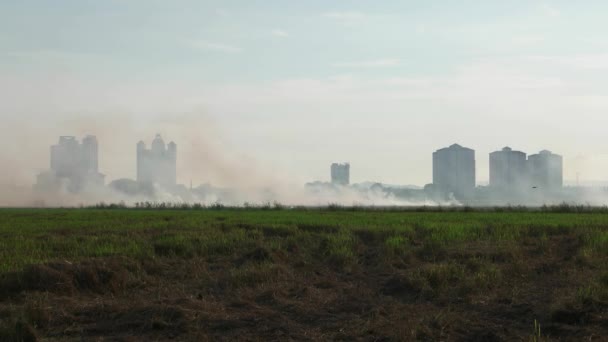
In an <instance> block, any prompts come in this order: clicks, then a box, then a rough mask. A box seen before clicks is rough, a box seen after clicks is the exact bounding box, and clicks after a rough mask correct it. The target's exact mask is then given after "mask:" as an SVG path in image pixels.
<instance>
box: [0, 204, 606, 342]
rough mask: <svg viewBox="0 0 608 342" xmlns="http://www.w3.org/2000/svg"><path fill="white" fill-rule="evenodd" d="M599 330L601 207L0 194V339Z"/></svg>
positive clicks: (593, 333)
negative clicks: (91, 202) (69, 200)
mask: <svg viewBox="0 0 608 342" xmlns="http://www.w3.org/2000/svg"><path fill="white" fill-rule="evenodd" d="M566 209H567V208H566ZM607 336H608V213H606V210H597V211H596V210H588V211H586V210H581V211H576V210H575V212H571V211H570V210H564V211H563V212H560V210H553V211H552V210H535V211H528V210H516V209H513V210H504V211H496V210H447V211H446V210H428V211H427V210H419V211H415V210H362V209H359V210H355V209H353V210H348V209H340V208H325V209H284V208H280V207H277V208H267V209H264V208H253V209H252V208H249V209H229V208H221V207H218V208H206V209H201V210H193V209H189V210H175V209H172V210H146V209H112V210H111V209H3V210H0V340H2V341H38V340H44V341H72V340H73V341H81V340H93V341H95V340H99V341H105V340H111V341H114V340H117V341H138V340H142V339H146V340H152V341H157V340H158V341H164V340H181V341H205V340H209V341H221V340H247V341H257V340H280V341H286V340H308V341H320V340H344V341H352V340H362V341H409V340H423V341H438V340H442V341H503V340H506V341H511V340H520V341H545V340H564V341H566V340H572V341H582V340H586V341H588V340H597V341H600V340H605V339H606V338H607Z"/></svg>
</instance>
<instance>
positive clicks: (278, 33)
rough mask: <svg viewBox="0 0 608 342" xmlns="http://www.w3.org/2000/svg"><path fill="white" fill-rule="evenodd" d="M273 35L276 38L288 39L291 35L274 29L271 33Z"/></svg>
mask: <svg viewBox="0 0 608 342" xmlns="http://www.w3.org/2000/svg"><path fill="white" fill-rule="evenodd" d="M271 34H272V35H273V36H275V37H280V38H287V37H289V33H288V32H287V31H285V30H282V29H274V30H272V31H271Z"/></svg>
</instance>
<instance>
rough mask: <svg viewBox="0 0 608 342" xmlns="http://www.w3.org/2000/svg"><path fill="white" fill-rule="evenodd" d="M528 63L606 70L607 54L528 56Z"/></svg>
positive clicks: (607, 65) (607, 66)
mask: <svg viewBox="0 0 608 342" xmlns="http://www.w3.org/2000/svg"><path fill="white" fill-rule="evenodd" d="M528 59H529V60H530V61H534V62H542V63H551V64H556V65H561V66H567V67H571V68H576V69H597V70H600V69H608V54H606V53H595V54H577V55H572V56H543V55H540V56H530V57H528Z"/></svg>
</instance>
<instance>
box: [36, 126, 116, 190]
mask: <svg viewBox="0 0 608 342" xmlns="http://www.w3.org/2000/svg"><path fill="white" fill-rule="evenodd" d="M50 154H51V158H50V159H51V160H50V164H51V165H50V170H49V171H47V172H43V173H42V174H40V175H39V176H38V182H37V185H38V186H39V187H42V188H45V189H52V188H57V187H60V186H65V187H66V188H67V190H68V191H70V192H79V191H81V190H82V189H83V188H84V186H85V185H87V184H92V185H104V181H105V176H104V175H103V174H101V173H99V162H98V145H97V138H95V136H92V135H87V136H86V137H84V139H82V143H80V142H79V141H78V140H77V139H76V137H74V136H61V137H59V142H58V143H57V144H56V145H52V146H51V148H50Z"/></svg>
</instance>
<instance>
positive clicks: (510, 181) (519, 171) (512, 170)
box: [490, 147, 527, 191]
mask: <svg viewBox="0 0 608 342" xmlns="http://www.w3.org/2000/svg"><path fill="white" fill-rule="evenodd" d="M526 184H527V167H526V154H525V153H524V152H520V151H513V150H512V149H511V148H510V147H505V148H503V149H502V150H501V151H496V152H492V153H490V186H491V187H492V188H495V189H500V190H504V191H513V190H521V189H523V188H524V187H525V186H526Z"/></svg>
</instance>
